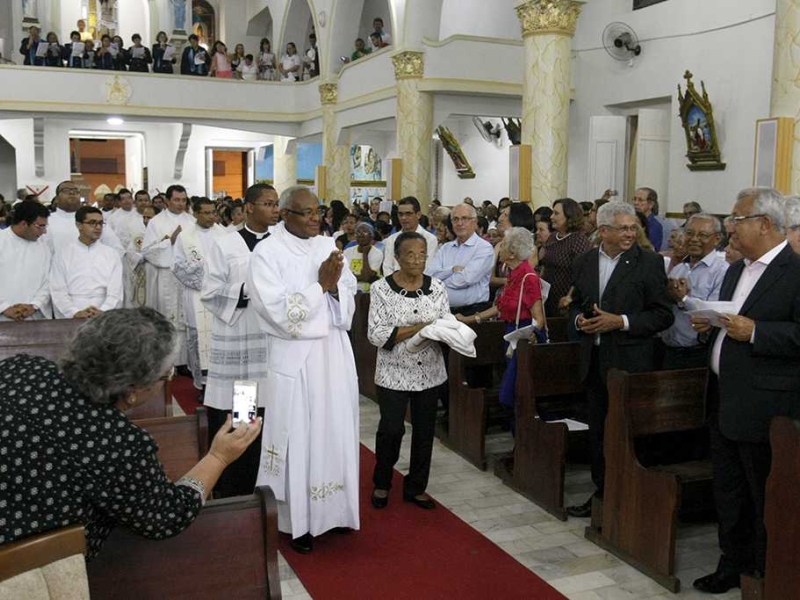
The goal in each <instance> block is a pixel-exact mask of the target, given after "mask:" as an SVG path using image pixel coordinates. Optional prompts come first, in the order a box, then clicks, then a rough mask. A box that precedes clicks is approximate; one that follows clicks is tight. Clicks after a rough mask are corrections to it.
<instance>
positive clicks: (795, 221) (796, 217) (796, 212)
mask: <svg viewBox="0 0 800 600" xmlns="http://www.w3.org/2000/svg"><path fill="white" fill-rule="evenodd" d="M784 217H785V219H786V241H788V242H789V245H790V246H791V247H792V250H794V251H795V253H797V254H800V197H798V196H790V197H789V198H786V206H785V209H784Z"/></svg>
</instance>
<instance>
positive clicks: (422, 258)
mask: <svg viewBox="0 0 800 600" xmlns="http://www.w3.org/2000/svg"><path fill="white" fill-rule="evenodd" d="M403 260H405V261H408V262H412V263H421V262H426V261H427V260H428V255H427V254H404V255H403Z"/></svg>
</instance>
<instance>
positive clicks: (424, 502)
mask: <svg viewBox="0 0 800 600" xmlns="http://www.w3.org/2000/svg"><path fill="white" fill-rule="evenodd" d="M403 502H411V503H412V504H416V505H417V506H419V507H420V508H424V509H425V510H433V509H434V508H436V503H435V502H434V501H433V500H431V499H430V498H429V497H423V498H417V497H416V496H406V495H405V494H403Z"/></svg>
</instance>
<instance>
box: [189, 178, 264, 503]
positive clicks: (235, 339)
mask: <svg viewBox="0 0 800 600" xmlns="http://www.w3.org/2000/svg"><path fill="white" fill-rule="evenodd" d="M244 202H245V204H244V206H245V222H244V227H243V228H242V229H241V230H240V231H233V232H226V233H225V235H224V236H223V237H222V238H220V239H218V240H216V243H214V244H211V246H210V248H209V249H208V253H207V255H206V257H205V259H206V276H205V279H204V281H203V292H202V294H201V296H200V299H201V300H202V302H203V305H204V306H205V307H206V308H207V309H208V310H209V311H211V313H213V315H214V321H213V324H212V329H211V332H212V333H211V354H210V358H209V365H208V376H207V378H206V391H205V397H204V398H205V399H204V404H205V406H206V410H207V411H208V428H209V434H210V435H212V436H213V435H214V433H215V432H216V431H217V430H219V428H220V427H221V426H222V425H223V424H224V423H225V418H226V417H227V415H228V414H230V412H231V409H232V408H233V382H234V381H235V380H237V379H244V380H252V381H255V382H256V383H257V384H258V414H259V415H260V416H261V417H263V416H264V407H265V406H266V394H267V379H266V375H267V338H266V336H265V335H264V333H263V332H262V331H261V328H260V325H259V319H258V315H257V314H256V312H255V309H254V308H253V305H252V303H251V302H250V301H249V299H248V292H247V289H246V287H245V281H246V279H247V269H248V266H249V264H250V258H251V256H252V252H253V250H254V249H255V248H256V246H258V245H259V244H261V243H263V242H264V240H266V239H267V237H268V236H269V228H270V227H272V226H274V225H275V224H276V223H277V222H278V194H277V193H276V192H275V188H273V187H272V186H271V185H267V184H263V183H257V184H255V185H252V186H250V187H249V188H248V189H247V191H246V192H245V196H244ZM260 456H261V440H260V439H259V440H256V442H255V443H254V444H252V445H250V446H249V447H248V449H247V450H245V451H244V454H242V456H241V457H240V458H239V459H238V460H236V461H235V462H234V463H233V464H231V465H230V466H229V467H228V468H227V469H225V471H224V472H223V473H222V475H221V476H220V478H219V481H218V482H217V485H216V487H215V488H214V491H215V493H218V494H219V495H221V496H241V495H248V494H252V493H253V488H255V484H256V476H257V475H258V464H259V459H260Z"/></svg>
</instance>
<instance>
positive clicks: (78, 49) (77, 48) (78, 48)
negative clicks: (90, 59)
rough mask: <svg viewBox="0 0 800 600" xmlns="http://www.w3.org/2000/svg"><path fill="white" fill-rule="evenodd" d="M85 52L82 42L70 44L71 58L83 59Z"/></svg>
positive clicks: (84, 45)
mask: <svg viewBox="0 0 800 600" xmlns="http://www.w3.org/2000/svg"><path fill="white" fill-rule="evenodd" d="M85 52H86V44H84V43H83V42H72V58H83V55H84V53H85Z"/></svg>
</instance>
